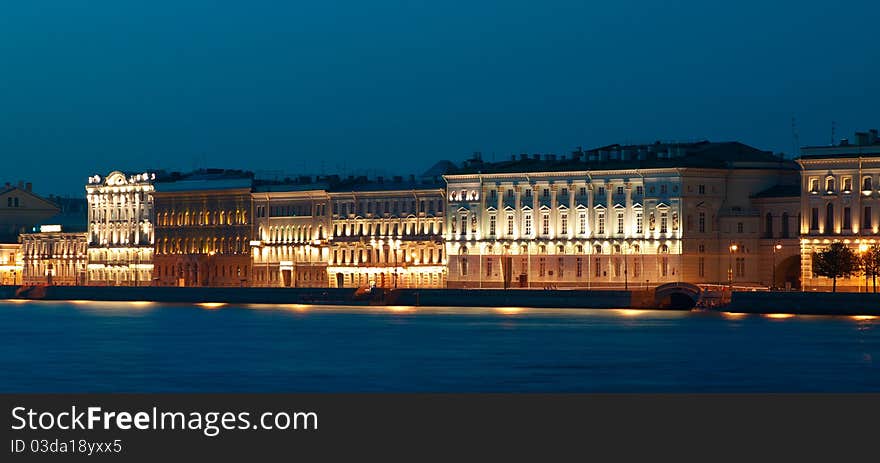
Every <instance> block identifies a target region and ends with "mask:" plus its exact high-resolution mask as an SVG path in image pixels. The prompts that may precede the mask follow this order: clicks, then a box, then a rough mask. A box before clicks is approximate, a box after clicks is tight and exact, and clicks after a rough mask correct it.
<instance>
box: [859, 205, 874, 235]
mask: <svg viewBox="0 0 880 463" xmlns="http://www.w3.org/2000/svg"><path fill="white" fill-rule="evenodd" d="M862 228H864V229H866V230H868V229H871V228H874V220H873V217H872V216H871V206H865V217H864V218H863V219H862Z"/></svg>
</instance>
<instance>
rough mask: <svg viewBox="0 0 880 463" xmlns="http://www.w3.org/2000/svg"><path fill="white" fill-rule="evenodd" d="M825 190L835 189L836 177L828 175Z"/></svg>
mask: <svg viewBox="0 0 880 463" xmlns="http://www.w3.org/2000/svg"><path fill="white" fill-rule="evenodd" d="M825 191H827V192H829V193H831V192H833V191H834V177H828V178H826V179H825Z"/></svg>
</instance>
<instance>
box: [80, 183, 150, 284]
mask: <svg viewBox="0 0 880 463" xmlns="http://www.w3.org/2000/svg"><path fill="white" fill-rule="evenodd" d="M155 180H156V174H155V173H151V172H143V173H135V174H126V173H123V172H119V171H114V172H111V173H110V174H108V175H107V177H105V178H103V179H102V178H101V176H100V175H94V176H92V177H89V182H88V184H87V185H86V198H87V200H88V204H89V214H88V247H89V249H88V257H89V264H88V283H89V284H92V285H111V286H137V285H145V286H146V285H150V284H151V279H152V272H153V245H154V242H155V239H154V229H153V225H154V224H153V221H154V217H155V216H154V214H153V191H154V188H153V182H154V181H155Z"/></svg>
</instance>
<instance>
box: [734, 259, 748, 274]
mask: <svg viewBox="0 0 880 463" xmlns="http://www.w3.org/2000/svg"><path fill="white" fill-rule="evenodd" d="M736 276H738V277H744V276H746V258H745V257H737V258H736Z"/></svg>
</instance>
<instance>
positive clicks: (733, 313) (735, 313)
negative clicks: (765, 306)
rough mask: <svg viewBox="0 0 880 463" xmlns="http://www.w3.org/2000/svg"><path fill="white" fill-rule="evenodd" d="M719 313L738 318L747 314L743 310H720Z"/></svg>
mask: <svg viewBox="0 0 880 463" xmlns="http://www.w3.org/2000/svg"><path fill="white" fill-rule="evenodd" d="M721 315H723V316H725V317H729V318H740V317H744V316H746V315H748V314H747V313H745V312H721Z"/></svg>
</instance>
